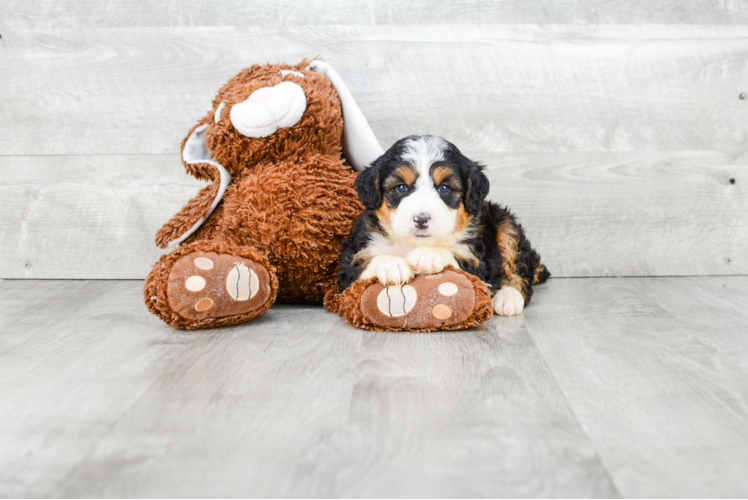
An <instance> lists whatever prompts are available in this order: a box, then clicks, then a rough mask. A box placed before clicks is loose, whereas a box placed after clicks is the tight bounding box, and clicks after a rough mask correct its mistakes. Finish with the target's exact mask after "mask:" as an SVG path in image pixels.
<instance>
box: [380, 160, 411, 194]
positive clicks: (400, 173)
mask: <svg viewBox="0 0 748 500" xmlns="http://www.w3.org/2000/svg"><path fill="white" fill-rule="evenodd" d="M416 179H418V172H416V169H415V168H413V167H411V166H410V165H400V166H399V167H397V169H395V171H394V172H392V174H391V175H390V176H389V177H387V179H385V181H384V190H385V191H387V190H390V189H393V188H394V187H395V186H397V185H399V184H407V185H408V186H412V185H413V184H415V182H416Z"/></svg>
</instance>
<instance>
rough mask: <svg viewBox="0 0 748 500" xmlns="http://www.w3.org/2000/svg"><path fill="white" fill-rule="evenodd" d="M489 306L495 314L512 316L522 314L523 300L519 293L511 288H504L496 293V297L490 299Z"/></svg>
mask: <svg viewBox="0 0 748 500" xmlns="http://www.w3.org/2000/svg"><path fill="white" fill-rule="evenodd" d="M491 304H492V305H493V310H494V311H496V314H499V315H501V316H514V315H516V314H522V309H524V307H525V299H524V297H522V294H521V293H520V291H519V290H517V289H516V288H514V287H513V286H505V287H504V288H502V289H500V290H499V291H498V292H496V295H494V297H493V299H491Z"/></svg>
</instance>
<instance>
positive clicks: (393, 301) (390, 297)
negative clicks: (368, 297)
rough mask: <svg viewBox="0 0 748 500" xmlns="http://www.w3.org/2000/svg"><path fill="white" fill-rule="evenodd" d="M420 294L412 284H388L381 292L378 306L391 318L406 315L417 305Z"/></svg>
mask: <svg viewBox="0 0 748 500" xmlns="http://www.w3.org/2000/svg"><path fill="white" fill-rule="evenodd" d="M417 299H418V294H417V293H416V289H415V288H413V287H412V286H410V285H404V286H399V285H394V286H388V287H387V288H385V289H384V290H382V291H381V292H380V293H379V297H377V307H379V310H380V311H381V312H382V314H384V315H386V316H389V317H390V318H397V317H398V316H405V315H406V314H408V313H409V312H410V311H411V309H413V307H414V306H415V305H416V300H417Z"/></svg>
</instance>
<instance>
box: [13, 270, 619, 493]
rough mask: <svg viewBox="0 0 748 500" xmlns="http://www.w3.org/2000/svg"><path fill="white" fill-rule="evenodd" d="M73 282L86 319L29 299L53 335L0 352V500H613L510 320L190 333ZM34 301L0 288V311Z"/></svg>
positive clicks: (111, 287)
mask: <svg viewBox="0 0 748 500" xmlns="http://www.w3.org/2000/svg"><path fill="white" fill-rule="evenodd" d="M83 283H85V287H87V288H90V289H91V290H93V289H97V290H98V292H99V294H98V297H96V298H94V299H93V300H91V301H88V302H87V303H86V304H85V306H84V307H82V308H78V307H79V305H80V304H81V303H82V301H81V300H80V291H81V290H80V287H79V285H78V284H76V283H74V282H67V283H63V285H62V286H63V287H64V286H65V285H68V286H69V287H70V292H71V293H70V294H69V295H68V296H67V297H66V298H65V299H61V300H60V302H59V303H56V304H50V303H49V302H48V301H47V300H46V299H45V297H44V296H42V297H40V299H39V300H36V301H34V300H33V299H32V300H31V304H33V305H34V306H36V307H37V308H39V309H40V310H44V309H47V308H50V307H52V308H55V309H56V313H57V314H58V315H59V321H58V323H57V324H56V325H55V326H54V327H53V328H44V329H37V331H38V333H36V334H34V335H29V338H28V340H27V341H26V342H23V343H20V344H18V343H16V344H15V345H14V346H12V347H11V348H10V349H6V348H5V347H6V346H5V343H4V342H5V338H6V336H7V335H16V336H18V335H22V334H23V333H24V332H27V331H28V329H29V327H30V326H29V325H26V324H21V325H20V326H19V327H18V328H17V329H14V328H12V327H11V328H4V329H3V330H2V333H0V358H1V359H0V361H1V362H0V387H1V388H2V391H3V395H4V397H3V405H2V406H0V443H2V445H3V446H1V447H0V450H2V451H0V465H1V466H0V495H2V496H4V497H6V496H32V497H34V496H65V497H67V496H73V497H88V496H99V497H102V496H103V497H110V496H115V497H117V496H132V497H153V496H208V497H212V496H226V497H229V496H230V497H234V496H248V497H277V496H283V497H289V496H290V497H296V496H305V497H317V496H322V497H380V496H383V497H392V496H436V497H445V496H446V497H451V496H459V497H464V496H490V497H496V496H512V497H514V496H533V497H534V496H540V497H547V496H561V497H567V496H574V497H580V496H581V497H607V496H615V495H616V492H615V490H614V489H613V487H612V485H611V484H610V481H609V480H608V478H607V476H606V475H605V471H604V469H603V468H602V467H601V466H600V464H599V462H598V458H597V456H596V454H595V452H594V450H593V448H592V446H591V445H590V443H589V442H588V441H587V439H586V437H585V436H584V434H583V432H582V431H581V429H580V428H579V426H578V424H577V422H576V420H575V417H574V416H573V414H571V412H570V411H569V410H568V406H567V404H566V402H565V400H564V398H563V396H562V394H561V393H560V392H559V391H558V388H557V386H556V384H555V382H554V380H553V378H552V377H550V376H549V372H548V370H547V367H546V366H545V364H544V362H543V360H542V358H540V357H539V356H538V355H537V350H536V349H535V347H534V345H533V343H532V341H531V340H530V339H529V337H528V335H527V332H526V331H525V329H524V328H522V320H521V318H515V319H510V320H508V321H503V322H496V323H494V324H491V325H490V326H488V327H486V328H484V329H481V330H475V331H470V332H463V333H459V334H454V333H439V334H431V335H423V334H397V335H392V334H386V333H371V332H364V331H360V330H355V329H353V328H351V327H348V326H346V325H345V324H344V323H343V321H342V320H341V319H340V318H338V317H336V316H334V315H332V314H329V313H327V312H325V311H324V310H323V309H322V308H321V307H318V306H282V307H274V308H272V309H271V310H270V312H269V313H267V314H266V315H264V316H262V317H260V318H258V319H257V320H255V321H253V322H251V323H249V324H246V325H241V326H237V327H230V328H223V329H217V330H212V331H206V332H199V333H187V332H183V331H178V330H172V329H170V328H169V327H167V326H165V325H163V324H162V323H160V322H159V321H158V320H157V319H156V318H155V317H153V316H151V315H150V314H148V312H147V311H146V309H145V308H144V307H143V305H142V304H141V297H140V288H141V286H142V283H141V282H138V281H132V282H118V281H107V282H103V281H98V282H83ZM41 285H42V286H43V287H44V286H46V287H60V286H61V285H59V282H56V283H55V282H44V283H42V284H41ZM38 286H39V282H37V281H33V280H22V281H7V280H6V281H1V282H0V311H7V310H8V309H7V308H6V304H8V301H10V303H11V304H12V303H15V302H14V301H16V300H17V299H16V297H19V296H24V295H27V292H28V290H34V289H36V287H38ZM31 304H30V305H31ZM65 305H67V306H69V307H70V308H71V310H70V313H65V312H64V309H65ZM60 309H62V310H60ZM3 314H5V313H3ZM17 316H18V315H16V317H15V318H12V319H11V322H9V324H16V325H18V324H19V323H18V322H17V321H18V319H19V318H18V317H17ZM14 320H15V321H16V322H15V323H12V321H14ZM39 326H41V325H39Z"/></svg>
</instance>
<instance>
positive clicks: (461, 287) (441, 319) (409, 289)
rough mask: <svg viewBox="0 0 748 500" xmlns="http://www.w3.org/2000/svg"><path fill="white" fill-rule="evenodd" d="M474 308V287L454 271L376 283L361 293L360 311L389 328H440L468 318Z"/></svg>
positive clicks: (375, 322)
mask: <svg viewBox="0 0 748 500" xmlns="http://www.w3.org/2000/svg"><path fill="white" fill-rule="evenodd" d="M474 307H475V289H474V287H473V284H472V283H471V282H470V280H469V279H467V278H466V277H465V276H464V275H462V274H459V273H456V272H454V271H446V272H444V273H441V274H431V275H427V276H417V277H416V278H415V279H413V280H412V281H411V282H409V283H408V284H407V285H402V286H401V285H390V286H384V285H382V284H381V283H374V284H373V285H371V286H369V288H367V289H366V291H364V293H363V295H362V296H361V311H362V312H363V313H364V314H365V315H366V317H367V318H368V319H369V320H370V321H372V322H373V323H374V324H376V325H379V326H382V327H388V328H412V329H427V328H428V329H432V328H433V329H439V328H447V327H449V326H451V325H457V324H458V323H462V322H463V321H465V320H466V319H467V318H468V317H469V316H470V314H471V313H472V312H473V309H474Z"/></svg>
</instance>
